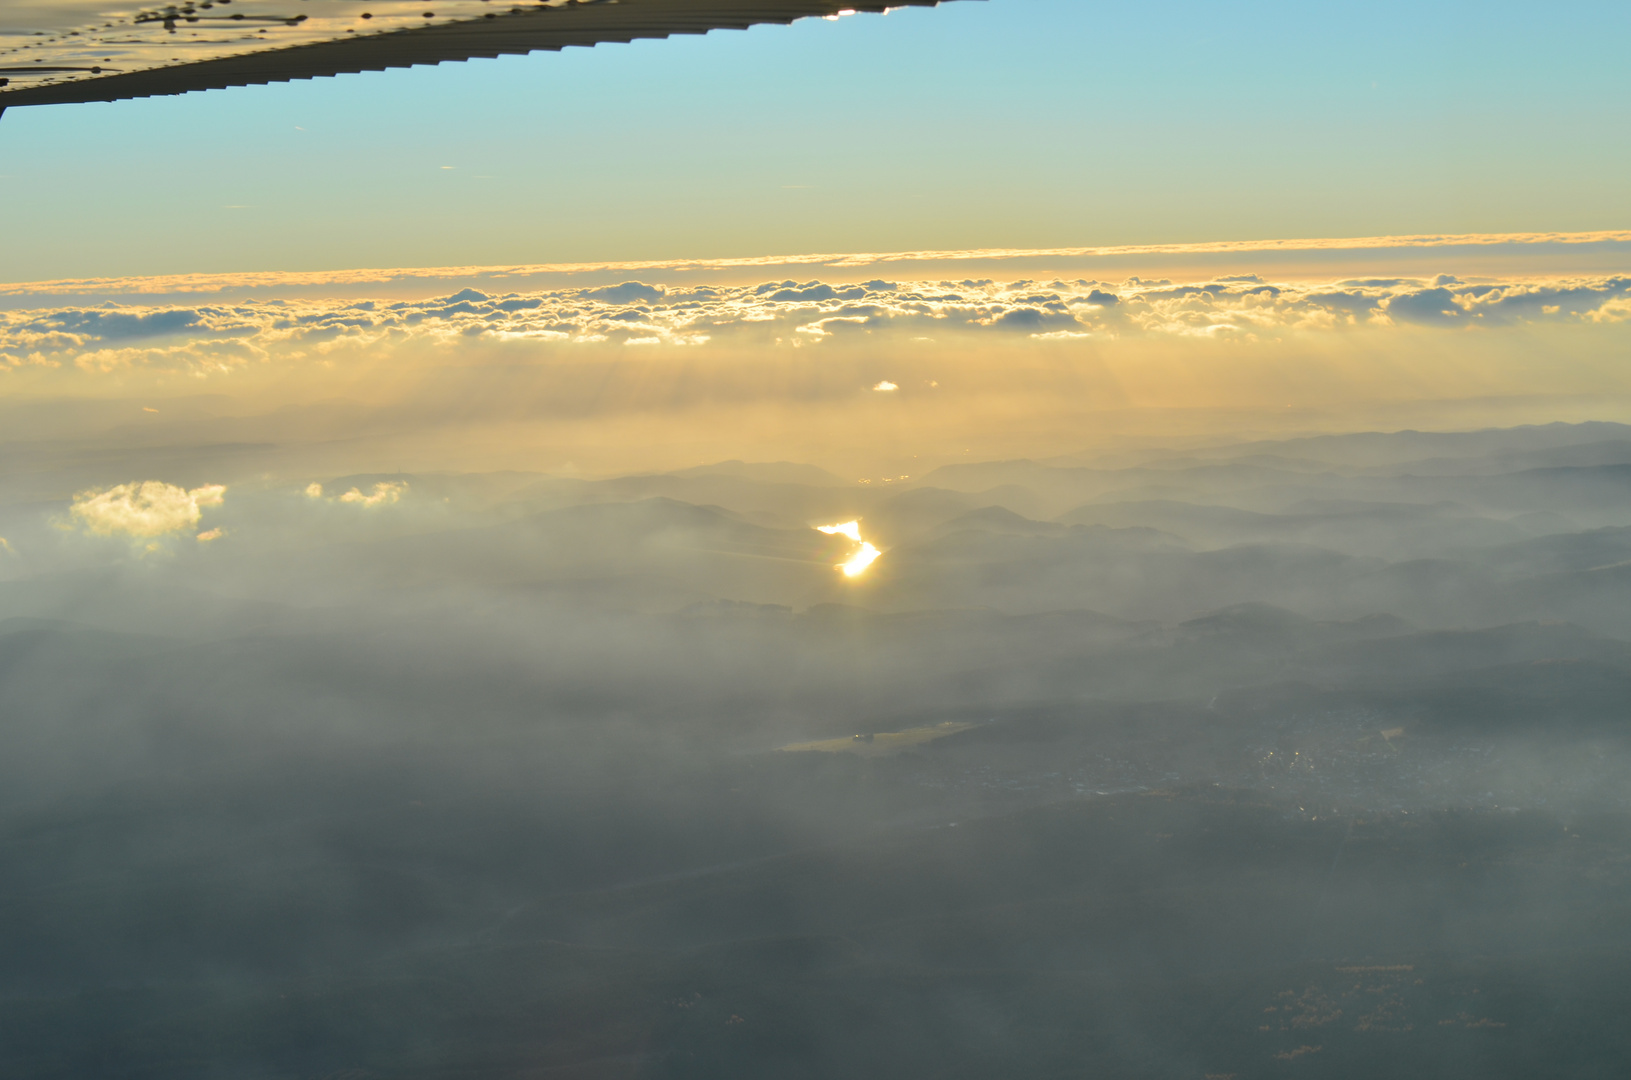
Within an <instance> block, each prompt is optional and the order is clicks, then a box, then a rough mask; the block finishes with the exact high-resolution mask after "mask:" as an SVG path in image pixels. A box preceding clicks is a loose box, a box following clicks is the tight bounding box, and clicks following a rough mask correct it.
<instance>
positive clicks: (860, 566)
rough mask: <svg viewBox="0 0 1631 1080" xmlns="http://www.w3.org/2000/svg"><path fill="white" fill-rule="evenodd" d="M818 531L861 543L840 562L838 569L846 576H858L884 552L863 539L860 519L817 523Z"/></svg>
mask: <svg viewBox="0 0 1631 1080" xmlns="http://www.w3.org/2000/svg"><path fill="white" fill-rule="evenodd" d="M816 531H817V532H823V533H826V534H827V535H828V536H845V537H848V538H849V539H851V540H853V541H855V543H856V544H858V545H860V546H859V547H858V548H856V550H855V552H854V554H852V555H851V556H850V557H849V558H847V559H845V560H844V561H843V562H841V563H839V564H838V569H839V570H842V571H843V572H844V576H845V577H858V576H859V575H861V574H862V573H864V572H865V571H866V568H867V567H869V566H871V565H872V564H873V563H874V562H876V561H877V560H878V556H879V555H882V554H883V552H881V551H879V550H878V549H877V548H876V547H874V546H872V544H870V543H868V542H867V541H865V540H862V539H861V523H860V522H859V521H846V522H843V523H841V524H838V525H817V526H816Z"/></svg>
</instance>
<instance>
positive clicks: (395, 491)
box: [306, 480, 408, 506]
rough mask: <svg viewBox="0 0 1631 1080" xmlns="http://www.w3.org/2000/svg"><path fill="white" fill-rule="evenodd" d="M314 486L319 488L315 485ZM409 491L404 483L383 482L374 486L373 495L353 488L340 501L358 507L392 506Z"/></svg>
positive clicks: (309, 491) (319, 489)
mask: <svg viewBox="0 0 1631 1080" xmlns="http://www.w3.org/2000/svg"><path fill="white" fill-rule="evenodd" d="M312 486H313V487H317V485H315V484H314V485H312ZM306 490H307V494H310V493H311V489H310V488H307V489H306ZM407 490H408V485H407V484H405V483H403V482H402V481H399V480H382V481H380V482H379V483H377V484H375V485H374V490H373V492H372V493H371V494H368V495H364V494H363V493H362V492H361V491H359V490H358V489H357V488H352V489H351V490H350V491H348V492H346V493H345V494H344V495H341V496H340V501H341V502H343V503H353V504H355V505H358V506H390V505H391V504H392V503H394V502H397V501H399V500H400V499H401V498H402V493H403V492H404V491H407ZM318 491H319V492H321V491H322V489H321V488H320V487H319V488H318Z"/></svg>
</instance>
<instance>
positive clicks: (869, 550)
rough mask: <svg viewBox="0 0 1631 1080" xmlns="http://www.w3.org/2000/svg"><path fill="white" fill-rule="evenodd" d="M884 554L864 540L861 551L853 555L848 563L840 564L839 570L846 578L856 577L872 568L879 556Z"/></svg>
mask: <svg viewBox="0 0 1631 1080" xmlns="http://www.w3.org/2000/svg"><path fill="white" fill-rule="evenodd" d="M882 554H883V552H881V551H879V550H878V549H877V548H875V547H873V546H872V545H871V544H869V543H867V542H866V541H865V540H863V541H861V550H860V551H857V552H856V553H855V554H854V555H851V556H850V557H849V559H848V561H846V562H841V563H839V564H838V569H840V570H842V571H843V572H844V576H845V577H856V576H858V575H860V574H861V573H863V572H864V571H865V570H866V568H867V567H869V566H871V565H872V564H873V562H875V561H876V560H877V558H878V556H879V555H882Z"/></svg>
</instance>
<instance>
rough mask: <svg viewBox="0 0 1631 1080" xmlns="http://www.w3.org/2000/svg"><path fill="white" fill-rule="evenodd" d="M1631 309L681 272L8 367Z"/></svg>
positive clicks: (78, 335)
mask: <svg viewBox="0 0 1631 1080" xmlns="http://www.w3.org/2000/svg"><path fill="white" fill-rule="evenodd" d="M1627 318H1631V277H1627V276H1610V277H1590V278H1572V279H1555V280H1542V279H1536V280H1516V281H1515V280H1504V281H1463V280H1460V279H1458V278H1454V277H1450V276H1443V275H1441V276H1439V277H1437V278H1431V279H1421V278H1398V277H1396V278H1359V279H1347V280H1336V281H1322V282H1306V281H1304V282H1274V281H1269V280H1265V279H1264V278H1262V277H1259V276H1256V275H1240V276H1231V277H1226V278H1220V279H1215V280H1209V281H1198V282H1173V281H1170V280H1164V279H1163V280H1146V279H1142V278H1136V277H1135V278H1130V279H1127V280H1124V281H1120V282H1105V281H1091V280H1085V279H1076V280H1071V281H1062V280H1050V281H1037V280H1023V279H1022V280H1018V281H1010V282H997V281H993V280H989V279H979V280H975V279H965V280H961V281H936V282H895V281H885V280H870V281H865V282H859V283H831V282H825V281H820V280H807V281H794V280H783V281H773V282H765V283H761V284H758V285H755V286H740V287H708V286H702V287H688V288H672V287H665V286H661V285H652V284H647V283H644V282H638V281H629V282H625V283H623V284H620V285H616V286H609V287H599V288H586V289H571V290H556V291H550V292H537V293H494V292H483V291H481V290H478V289H474V288H466V289H463V290H460V291H458V292H456V293H453V294H451V295H447V296H441V297H435V298H431V299H425V300H400V301H377V300H364V301H328V302H324V301H291V300H273V301H267V302H247V303H239V304H208V305H198V306H195V307H182V306H173V305H170V306H152V307H143V306H134V305H132V306H115V305H103V306H100V307H96V308H82V307H53V308H44V309H34V310H21V311H11V312H7V313H4V314H0V366H3V367H6V368H22V367H40V366H43V367H54V368H60V367H68V366H72V367H77V368H79V369H82V370H84V371H87V372H96V371H112V370H115V369H120V368H128V367H146V368H155V369H161V370H177V371H186V372H189V373H191V374H194V375H199V376H207V375H210V374H211V373H216V372H224V371H230V370H232V369H234V368H237V367H241V366H243V365H246V364H252V363H255V362H258V361H264V360H268V359H271V358H273V357H274V356H275V355H285V356H289V357H292V358H294V359H302V358H311V357H316V358H321V357H322V356H324V355H326V354H329V353H331V352H333V351H334V350H336V349H341V348H346V347H375V346H380V347H383V346H389V345H392V344H402V343H405V342H409V341H416V340H417V341H424V342H432V343H443V344H457V343H461V342H462V343H472V342H478V341H479V342H486V343H495V344H506V343H516V342H530V343H553V344H560V345H596V344H608V345H614V346H618V345H621V346H632V347H647V346H687V347H689V346H697V345H702V344H705V343H708V342H710V341H713V342H718V343H721V344H728V343H733V342H734V343H742V344H751V345H754V346H768V347H783V348H799V347H805V346H809V345H814V344H819V343H822V342H826V341H832V340H843V339H854V338H856V337H857V336H860V335H871V334H889V335H894V336H901V337H907V338H911V337H931V338H937V339H938V338H942V337H955V336H968V335H986V336H993V335H995V336H1000V337H1003V338H1007V339H1010V340H1011V339H1014V338H1026V337H1030V338H1037V339H1043V340H1069V339H1089V338H1096V339H1101V340H1110V339H1120V338H1136V337H1154V338H1175V337H1176V338H1182V337H1189V338H1194V337H1235V338H1242V337H1243V338H1248V339H1254V340H1264V339H1276V338H1282V337H1286V336H1288V335H1294V334H1299V333H1308V332H1321V331H1339V330H1342V331H1351V330H1361V329H1380V328H1388V327H1395V328H1396V327H1411V326H1414V327H1439V328H1495V327H1503V326H1514V325H1537V324H1568V323H1575V324H1579V323H1605V322H1620V321H1624V320H1626V319H1627Z"/></svg>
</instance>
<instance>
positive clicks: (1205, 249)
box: [0, 230, 1631, 296]
mask: <svg viewBox="0 0 1631 1080" xmlns="http://www.w3.org/2000/svg"><path fill="white" fill-rule="evenodd" d="M1619 243H1631V230H1599V231H1595V232H1521V233H1459V234H1457V233H1422V234H1415V235H1403V236H1362V237H1339V238H1318V239H1276V240H1212V241H1202V242H1199V243H1169V244H1123V245H1111V246H1097V247H1056V248H963V249H950V250H943V251H894V252H847V253H821V254H803V255H754V256H732V257H723V258H676V259H642V260H611V261H599V262H562V263H533V264H528V263H513V264H493V265H487V266H436V267H376V268H362V269H340V270H247V271H224V272H206V273H189V274H145V275H129V276H122V277H87V278H56V279H50V280H43V281H27V282H5V283H0V296H28V295H34V294H42V295H51V294H53V293H62V292H83V291H89V290H101V291H114V292H131V293H167V292H206V291H216V290H219V289H221V288H231V287H238V288H266V287H275V286H279V285H283V286H298V285H308V286H309V285H364V284H385V283H389V282H392V281H413V280H438V279H456V278H487V279H492V278H505V277H536V276H541V275H569V274H588V273H604V272H607V271H625V272H637V271H641V270H666V271H692V272H694V271H707V270H743V269H752V268H753V267H774V266H820V267H829V268H834V269H859V268H861V267H866V266H877V265H887V264H890V263H912V262H978V261H995V262H1000V261H1012V260H1018V259H1047V258H1116V257H1126V256H1138V255H1228V254H1253V253H1268V252H1340V251H1379V250H1388V249H1398V250H1411V249H1423V248H1453V247H1497V246H1515V247H1530V246H1542V245H1567V246H1579V245H1585V244H1619Z"/></svg>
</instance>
